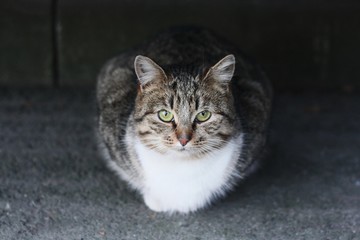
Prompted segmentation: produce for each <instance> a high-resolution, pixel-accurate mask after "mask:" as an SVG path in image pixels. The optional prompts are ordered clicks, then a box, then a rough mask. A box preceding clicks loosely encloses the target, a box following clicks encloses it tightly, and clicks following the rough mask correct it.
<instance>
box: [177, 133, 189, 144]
mask: <svg viewBox="0 0 360 240" xmlns="http://www.w3.org/2000/svg"><path fill="white" fill-rule="evenodd" d="M191 137H192V134H191V133H187V132H182V133H180V134H178V135H177V139H178V140H179V142H180V144H181V145H182V146H183V147H184V146H185V145H186V144H187V143H188V142H190V140H191Z"/></svg>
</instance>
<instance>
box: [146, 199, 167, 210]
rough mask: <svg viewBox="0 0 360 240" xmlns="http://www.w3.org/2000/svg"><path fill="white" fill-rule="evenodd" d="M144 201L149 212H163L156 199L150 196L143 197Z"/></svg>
mask: <svg viewBox="0 0 360 240" xmlns="http://www.w3.org/2000/svg"><path fill="white" fill-rule="evenodd" d="M144 201H145V204H146V206H148V208H150V209H151V210H153V211H155V212H162V211H164V209H163V208H162V206H161V203H160V201H159V200H158V199H156V198H154V197H152V196H150V195H145V196H144Z"/></svg>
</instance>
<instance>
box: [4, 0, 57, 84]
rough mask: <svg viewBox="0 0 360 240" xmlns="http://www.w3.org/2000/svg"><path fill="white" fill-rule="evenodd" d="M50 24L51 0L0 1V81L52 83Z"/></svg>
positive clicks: (10, 82) (7, 82)
mask: <svg viewBox="0 0 360 240" xmlns="http://www.w3.org/2000/svg"><path fill="white" fill-rule="evenodd" d="M50 26H51V24H50V1H40V0H35V1H26V0H15V1H0V85H2V86H39V85H40V86H51V85H52V67H51V61H52V46H51V27H50Z"/></svg>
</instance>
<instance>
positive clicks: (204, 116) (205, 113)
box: [196, 110, 211, 122]
mask: <svg viewBox="0 0 360 240" xmlns="http://www.w3.org/2000/svg"><path fill="white" fill-rule="evenodd" d="M210 117H211V112H209V111H206V110H205V111H202V112H199V113H198V114H197V115H196V120H197V121H199V122H205V121H207V120H209V118H210Z"/></svg>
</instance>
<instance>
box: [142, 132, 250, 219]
mask: <svg viewBox="0 0 360 240" xmlns="http://www.w3.org/2000/svg"><path fill="white" fill-rule="evenodd" d="M242 139H243V138H242V135H240V136H239V137H238V138H236V139H233V140H231V141H230V142H229V143H228V144H227V145H226V146H224V147H223V148H222V149H220V150H217V151H215V152H213V154H211V155H208V156H206V157H204V158H202V159H196V160H189V159H180V158H179V157H174V156H171V155H170V154H169V155H163V154H160V153H158V152H155V151H153V150H150V149H148V148H146V147H145V146H144V145H143V144H142V143H141V142H140V141H139V140H136V141H135V151H136V152H137V155H138V157H139V160H140V163H141V165H142V168H143V173H144V181H145V182H144V188H143V191H142V194H143V196H144V200H145V203H146V205H147V206H148V207H149V208H150V209H152V210H154V211H164V212H183V213H187V212H191V211H195V210H197V209H199V208H201V207H204V206H206V204H208V203H209V202H210V201H211V200H212V199H213V198H214V196H216V195H222V194H224V190H225V189H226V184H227V182H228V180H229V177H230V176H231V175H233V174H236V172H235V164H236V161H237V159H238V157H239V155H240V152H241V147H242Z"/></svg>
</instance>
